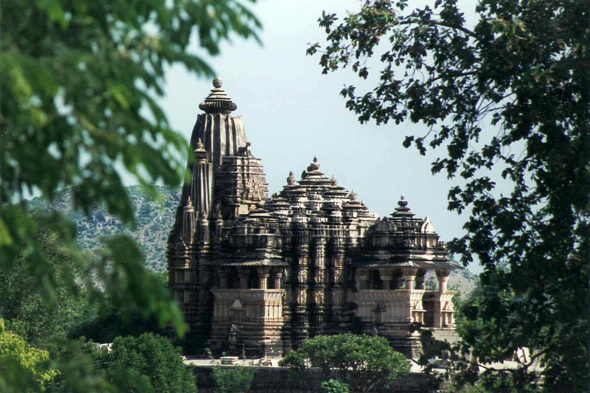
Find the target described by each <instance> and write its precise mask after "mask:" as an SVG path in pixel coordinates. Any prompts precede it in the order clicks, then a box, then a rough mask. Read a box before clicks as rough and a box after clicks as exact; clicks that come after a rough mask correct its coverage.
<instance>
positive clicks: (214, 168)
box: [168, 79, 459, 355]
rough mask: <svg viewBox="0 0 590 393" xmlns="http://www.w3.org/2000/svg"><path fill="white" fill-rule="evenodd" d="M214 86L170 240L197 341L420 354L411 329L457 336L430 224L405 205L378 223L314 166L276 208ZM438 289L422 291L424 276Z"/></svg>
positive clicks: (172, 264) (179, 292) (446, 268)
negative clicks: (369, 341) (350, 338)
mask: <svg viewBox="0 0 590 393" xmlns="http://www.w3.org/2000/svg"><path fill="white" fill-rule="evenodd" d="M221 86H222V83H221V80H219V79H216V80H215V81H214V87H215V88H214V89H213V90H212V92H211V94H210V95H209V97H207V99H206V100H205V102H203V103H202V104H201V105H200V106H199V107H200V108H201V109H203V110H204V111H205V113H204V114H200V115H199V116H198V118H197V122H196V125H195V127H194V129H193V135H192V138H191V147H192V149H193V150H194V155H195V157H194V160H191V163H190V164H189V171H190V173H191V175H192V178H191V181H190V182H187V183H186V184H185V185H184V187H183V190H182V196H181V202H180V205H179V207H178V210H177V214H176V222H175V224H174V227H173V229H172V231H171V233H170V237H169V241H168V268H169V272H170V288H171V289H172V290H173V291H174V293H175V296H176V298H177V299H178V301H179V303H180V304H181V306H182V308H183V311H184V314H185V318H186V320H187V322H188V323H189V325H190V327H191V333H190V334H189V337H190V339H191V340H194V341H195V342H198V343H200V344H201V345H207V346H210V347H212V348H214V349H220V350H226V351H228V350H229V351H236V352H239V353H242V351H243V350H246V351H248V352H249V353H251V352H253V351H256V352H259V353H264V354H266V355H269V354H275V355H277V354H281V353H284V352H287V351H289V350H290V349H292V348H294V347H296V346H297V345H298V343H299V342H301V341H302V340H304V339H306V338H308V337H312V336H315V335H318V334H337V333H342V332H349V331H353V332H358V333H361V332H364V333H369V334H379V335H382V336H384V337H387V338H388V339H389V340H390V341H391V343H392V345H394V347H396V348H397V349H399V350H402V351H404V352H405V353H407V354H408V355H415V351H416V350H417V339H416V337H415V336H413V335H411V334H410V333H409V327H410V324H412V323H421V324H422V325H424V326H426V327H429V328H432V329H433V330H434V331H437V330H441V329H443V330H444V329H447V330H449V329H450V330H452V329H453V328H454V320H453V305H452V302H451V298H452V296H453V295H454V293H455V292H454V291H449V290H447V286H446V281H447V277H448V276H449V274H450V272H451V270H452V269H455V268H459V267H458V266H457V265H455V264H453V263H451V262H450V261H449V259H448V256H447V252H446V250H445V245H444V243H443V242H441V241H440V240H439V237H438V235H437V234H436V232H435V231H434V227H433V225H432V223H431V222H430V221H429V220H428V218H426V219H420V218H415V216H414V214H413V213H412V212H411V211H410V209H409V208H408V207H407V205H408V202H407V201H406V200H405V198H404V197H403V196H402V198H401V200H400V201H399V202H398V207H397V208H396V209H395V212H394V213H393V214H391V217H389V218H378V217H377V216H376V215H375V214H373V213H371V212H370V211H369V209H368V208H367V207H366V206H365V204H364V203H363V202H361V201H359V199H358V196H357V194H356V193H355V192H354V191H352V192H349V191H348V190H347V189H345V188H344V187H342V186H340V185H339V184H338V182H337V180H336V178H335V177H332V178H331V179H330V178H328V177H326V176H325V175H324V173H322V172H321V171H320V163H319V162H318V160H317V159H316V158H314V160H313V162H312V163H311V164H310V165H309V166H308V167H307V169H306V170H304V171H303V173H302V175H301V178H300V179H299V180H297V179H296V178H295V176H294V175H293V172H291V173H290V174H289V177H288V178H287V185H285V186H284V187H283V190H282V191H281V192H280V193H278V194H274V195H273V196H272V197H271V198H268V189H267V183H266V181H265V175H264V171H263V167H262V165H261V164H260V159H258V158H256V157H254V156H252V152H251V144H250V143H249V142H247V139H246V133H245V131H244V126H243V123H242V119H241V117H233V116H232V115H231V112H232V111H234V110H235V109H236V107H237V106H236V104H234V103H233V102H232V101H231V99H230V98H229V97H228V96H227V95H226V94H225V92H224V91H223V89H222V88H221ZM429 270H432V271H435V272H436V276H437V278H438V281H439V289H438V290H436V291H429V290H426V289H425V286H424V285H425V283H424V277H425V275H426V272H427V271H429Z"/></svg>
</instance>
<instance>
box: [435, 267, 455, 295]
mask: <svg viewBox="0 0 590 393" xmlns="http://www.w3.org/2000/svg"><path fill="white" fill-rule="evenodd" d="M450 274H451V271H450V270H448V269H440V270H439V269H437V270H436V278H437V279H438V291H439V292H440V293H443V292H446V291H447V280H448V279H449V275H450Z"/></svg>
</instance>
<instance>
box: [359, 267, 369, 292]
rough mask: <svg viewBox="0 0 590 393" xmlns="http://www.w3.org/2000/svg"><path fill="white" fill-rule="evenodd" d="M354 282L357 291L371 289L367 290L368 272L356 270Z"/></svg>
mask: <svg viewBox="0 0 590 393" xmlns="http://www.w3.org/2000/svg"><path fill="white" fill-rule="evenodd" d="M356 282H357V284H358V287H359V289H371V288H369V272H368V271H367V270H366V269H357V271H356Z"/></svg>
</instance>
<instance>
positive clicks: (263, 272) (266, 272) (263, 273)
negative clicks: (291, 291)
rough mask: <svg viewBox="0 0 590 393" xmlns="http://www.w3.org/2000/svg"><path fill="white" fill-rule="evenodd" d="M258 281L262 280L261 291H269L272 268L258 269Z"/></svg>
mask: <svg viewBox="0 0 590 393" xmlns="http://www.w3.org/2000/svg"><path fill="white" fill-rule="evenodd" d="M256 272H257V273H258V279H259V280H260V289H268V277H269V276H270V267H258V268H256Z"/></svg>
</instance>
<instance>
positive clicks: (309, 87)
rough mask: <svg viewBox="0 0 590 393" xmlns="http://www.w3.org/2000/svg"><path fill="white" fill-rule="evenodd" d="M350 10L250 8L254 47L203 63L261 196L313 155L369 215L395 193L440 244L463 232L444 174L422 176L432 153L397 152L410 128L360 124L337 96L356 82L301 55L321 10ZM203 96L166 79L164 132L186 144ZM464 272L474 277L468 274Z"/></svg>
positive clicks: (316, 5) (327, 5)
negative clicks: (248, 153)
mask: <svg viewBox="0 0 590 393" xmlns="http://www.w3.org/2000/svg"><path fill="white" fill-rule="evenodd" d="M410 3H411V5H412V6H418V5H420V4H422V3H432V2H427V1H410ZM464 3H465V4H468V7H470V8H471V7H473V5H472V4H471V5H469V4H470V2H469V1H465V2H464ZM359 4H360V2H359V1H357V0H350V1H348V0H347V1H344V0H337V1H336V0H330V1H327V0H326V1H320V0H315V1H313V0H297V1H292V0H291V1H286V0H270V1H262V2H260V3H259V4H257V5H254V6H253V7H252V10H253V11H254V13H255V14H256V15H257V16H258V17H259V19H260V20H261V22H262V23H263V25H264V30H263V32H262V34H261V38H262V41H263V46H262V47H261V46H259V45H258V44H257V43H255V42H254V41H244V40H241V39H238V38H236V39H235V40H234V43H233V45H229V44H228V45H224V46H223V48H222V54H221V55H220V56H219V57H216V58H208V61H209V62H210V64H211V65H212V66H213V68H214V69H215V70H216V73H217V75H219V76H220V77H222V78H223V79H224V89H225V90H226V92H227V93H228V95H229V96H230V97H231V98H232V99H233V101H234V102H235V103H236V104H237V105H238V109H237V110H236V111H235V112H234V115H242V116H243V119H244V124H245V127H246V133H247V135H248V140H249V141H251V142H252V152H253V154H254V155H255V156H256V157H260V158H262V163H263V165H264V169H265V172H266V179H267V182H268V183H269V193H270V194H272V193H274V192H278V191H280V190H281V189H282V187H283V185H285V184H286V180H285V179H286V177H287V175H288V173H289V171H291V170H292V171H293V172H294V173H295V175H296V176H297V177H298V178H299V175H300V173H301V171H302V170H304V169H305V168H306V166H307V165H308V164H309V163H310V162H311V160H312V159H313V157H314V155H317V157H318V160H319V162H320V163H321V168H320V170H322V171H323V172H324V173H325V174H326V175H327V176H329V177H331V176H332V175H335V176H336V178H337V179H338V182H339V184H341V185H342V186H344V187H347V188H348V189H350V190H353V189H354V190H355V191H356V192H357V193H358V195H359V198H360V199H361V200H364V202H365V204H366V205H367V206H368V207H369V209H371V211H373V212H375V213H377V214H378V215H380V216H384V215H388V214H390V213H391V212H393V210H394V208H395V207H396V206H397V201H398V200H399V197H400V195H401V194H402V193H404V194H405V196H406V198H407V199H408V201H409V207H410V208H411V209H412V211H413V212H414V213H416V214H417V215H418V216H420V217H425V216H429V217H430V219H431V221H432V222H433V223H434V226H435V228H436V230H437V232H438V233H439V234H440V236H441V238H442V240H445V241H449V240H451V239H452V238H453V237H454V236H458V235H461V234H462V233H463V229H462V225H463V223H464V221H465V219H466V216H465V214H464V215H463V216H458V215H457V214H456V213H454V212H449V211H447V193H448V190H449V188H450V187H451V186H453V185H454V184H455V182H454V181H449V180H447V179H446V176H445V175H444V174H440V175H437V176H433V175H432V174H431V172H430V163H431V161H433V160H434V158H435V157H436V156H435V155H434V154H433V152H430V153H429V154H427V156H426V157H423V156H420V155H419V154H418V152H417V151H416V149H414V148H411V149H405V148H404V147H403V146H402V142H403V140H404V137H405V136H406V135H410V134H414V135H422V134H424V133H425V132H426V129H425V128H424V127H423V126H417V125H413V124H411V123H408V124H404V125H399V126H396V125H395V124H393V123H392V124H388V125H382V126H376V125H375V124H374V123H373V124H365V125H361V124H360V123H359V122H358V121H357V118H356V116H355V114H354V113H352V112H349V111H348V110H347V109H346V108H345V106H344V104H345V100H344V99H343V98H342V97H340V95H339V92H340V90H341V89H342V87H343V86H344V84H351V83H352V84H358V79H357V78H355V77H354V76H353V75H352V74H351V73H350V72H338V73H335V74H330V75H328V76H326V75H322V74H321V69H320V67H319V66H318V61H319V57H318V56H314V57H309V56H306V54H305V51H306V48H307V46H308V43H310V42H316V41H322V40H323V36H324V35H325V33H324V32H323V30H322V29H320V28H319V27H318V23H317V19H318V18H319V17H320V15H321V13H322V10H326V11H329V12H336V13H338V14H339V15H344V13H345V12H346V10H347V9H348V10H357V9H358V8H359ZM210 88H211V81H210V80H205V79H197V78H196V77H195V76H194V75H192V74H189V73H187V72H186V71H184V70H183V69H182V68H180V67H175V68H172V69H171V70H170V72H169V73H168V77H167V95H166V97H165V99H164V100H163V101H162V105H163V107H164V110H165V112H166V113H167V115H168V118H169V120H170V122H171V124H172V126H173V127H174V128H175V129H176V130H179V131H181V132H182V133H183V134H184V135H185V136H186V138H187V139H188V138H189V137H190V133H191V131H192V128H193V125H194V122H195V120H196V116H197V114H198V113H200V110H199V109H198V105H199V103H200V102H202V101H203V99H204V98H205V97H206V96H207V94H208V93H209V90H210ZM441 153H442V152H441ZM470 270H472V271H474V272H479V271H480V269H479V267H476V266H474V267H471V268H470Z"/></svg>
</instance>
